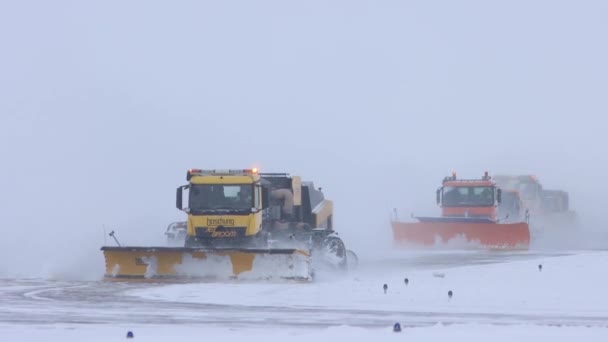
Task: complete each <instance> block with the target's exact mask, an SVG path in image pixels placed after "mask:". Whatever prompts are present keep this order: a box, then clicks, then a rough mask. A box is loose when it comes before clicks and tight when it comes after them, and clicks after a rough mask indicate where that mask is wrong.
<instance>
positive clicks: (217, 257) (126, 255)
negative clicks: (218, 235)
mask: <svg viewBox="0 0 608 342" xmlns="http://www.w3.org/2000/svg"><path fill="white" fill-rule="evenodd" d="M101 250H102V251H103V253H104V257H105V262H106V272H105V278H106V279H113V280H120V279H157V280H158V279H201V280H230V279H238V280H259V279H264V280H273V279H288V280H299V281H309V280H311V279H312V267H311V260H310V254H309V253H308V252H307V251H305V250H300V249H276V248H275V249H247V248H229V249H228V248H226V249H222V248H219V249H208V248H189V247H102V248H101Z"/></svg>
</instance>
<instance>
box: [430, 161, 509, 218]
mask: <svg viewBox="0 0 608 342" xmlns="http://www.w3.org/2000/svg"><path fill="white" fill-rule="evenodd" d="M500 201H501V190H500V189H499V188H498V187H497V186H496V184H495V183H494V181H492V179H491V177H490V176H488V173H487V172H486V173H485V174H484V176H483V177H482V178H481V179H457V178H456V173H453V174H452V176H451V177H446V178H444V180H443V184H442V186H441V187H440V188H439V189H437V204H439V205H440V206H441V215H442V216H443V217H462V218H482V219H487V220H490V221H497V219H498V217H497V216H498V215H497V206H498V203H500Z"/></svg>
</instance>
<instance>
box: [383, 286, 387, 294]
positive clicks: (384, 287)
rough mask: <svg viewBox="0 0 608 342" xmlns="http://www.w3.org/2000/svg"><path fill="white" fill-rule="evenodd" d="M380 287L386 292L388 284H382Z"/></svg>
mask: <svg viewBox="0 0 608 342" xmlns="http://www.w3.org/2000/svg"><path fill="white" fill-rule="evenodd" d="M382 288H383V289H384V293H385V294H386V290H388V285H386V284H384V286H382Z"/></svg>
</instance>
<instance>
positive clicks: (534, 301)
mask: <svg viewBox="0 0 608 342" xmlns="http://www.w3.org/2000/svg"><path fill="white" fill-rule="evenodd" d="M606 264H608V253H606V252H592V253H586V254H581V255H573V256H561V257H548V258H540V259H533V260H526V261H515V262H509V263H500V264H488V265H473V266H463V267H456V268H447V269H434V270H416V271H405V270H404V271H399V270H398V269H396V270H395V271H394V272H391V273H387V274H384V275H380V274H378V273H373V274H365V273H363V274H356V275H353V276H349V277H347V278H346V279H333V280H320V281H318V282H316V283H313V284H301V285H298V284H281V283H279V284H264V283H252V284H247V285H243V284H222V285H218V284H187V285H186V284H182V285H170V286H165V287H155V288H149V289H144V290H134V291H130V292H128V294H130V295H135V296H141V297H144V298H146V299H151V300H161V301H162V300H164V301H170V302H188V303H204V304H216V305H241V306H248V307H252V306H260V307H269V306H276V307H281V308H285V307H288V308H306V309H329V308H331V309H339V310H382V311H397V312H425V313H467V314H492V315H538V316H542V317H550V316H563V317H588V318H590V319H592V320H593V318H594V317H601V318H607V319H608V296H606V295H605V293H606V289H607V288H608V275H606V273H605V272H604V270H605V266H604V265H606ZM539 265H542V270H539ZM405 278H407V279H408V284H407V285H406V284H405ZM384 284H386V285H387V287H388V289H387V291H386V294H385V293H384V291H383V286H384ZM449 291H452V293H453V297H452V298H451V299H450V298H449V297H448V292H449ZM522 323H523V322H522ZM605 324H606V325H607V326H608V321H606V322H605Z"/></svg>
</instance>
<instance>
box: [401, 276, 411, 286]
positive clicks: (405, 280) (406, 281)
mask: <svg viewBox="0 0 608 342" xmlns="http://www.w3.org/2000/svg"><path fill="white" fill-rule="evenodd" d="M403 282H404V283H405V286H407V284H408V283H409V282H410V281H409V279H407V278H405V279H403Z"/></svg>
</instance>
